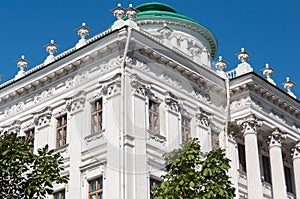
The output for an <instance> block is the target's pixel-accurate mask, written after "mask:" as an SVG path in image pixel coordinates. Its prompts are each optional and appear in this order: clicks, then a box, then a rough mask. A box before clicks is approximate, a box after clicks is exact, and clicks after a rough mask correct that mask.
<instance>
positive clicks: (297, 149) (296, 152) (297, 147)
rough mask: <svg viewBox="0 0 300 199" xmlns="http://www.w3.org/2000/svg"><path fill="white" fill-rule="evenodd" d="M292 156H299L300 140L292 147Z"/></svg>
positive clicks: (294, 157)
mask: <svg viewBox="0 0 300 199" xmlns="http://www.w3.org/2000/svg"><path fill="white" fill-rule="evenodd" d="M292 157H293V159H296V158H300V141H298V143H297V144H296V145H295V147H294V148H293V149H292Z"/></svg>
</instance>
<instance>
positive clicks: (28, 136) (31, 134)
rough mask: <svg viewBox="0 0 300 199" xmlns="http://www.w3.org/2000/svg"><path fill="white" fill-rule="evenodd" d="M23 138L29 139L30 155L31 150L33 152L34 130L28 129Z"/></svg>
mask: <svg viewBox="0 0 300 199" xmlns="http://www.w3.org/2000/svg"><path fill="white" fill-rule="evenodd" d="M25 138H26V139H28V138H31V139H32V140H31V142H30V144H31V145H32V147H31V148H30V150H29V151H30V153H33V150H34V128H33V129H30V130H28V131H25Z"/></svg>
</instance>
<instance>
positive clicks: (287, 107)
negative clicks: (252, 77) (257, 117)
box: [230, 81, 300, 123]
mask: <svg viewBox="0 0 300 199" xmlns="http://www.w3.org/2000/svg"><path fill="white" fill-rule="evenodd" d="M230 91H231V95H235V94H236V93H237V94H239V93H241V92H243V91H253V92H255V93H256V94H258V95H259V96H261V97H262V98H263V99H264V100H266V101H268V102H271V103H272V104H273V105H275V106H276V107H278V108H280V109H281V110H283V111H285V112H288V113H289V114H291V115H293V116H295V117H296V118H298V119H300V110H299V109H297V108H296V107H294V106H293V105H291V104H290V103H289V102H286V101H284V100H283V99H281V98H280V97H278V95H275V94H273V93H271V92H270V91H268V90H266V89H265V88H263V87H261V86H259V85H258V84H257V83H255V82H254V81H251V82H246V83H245V84H241V85H239V86H237V87H234V88H231V89H230ZM258 105H259V104H258ZM259 106H260V105H259ZM281 122H284V123H285V121H281Z"/></svg>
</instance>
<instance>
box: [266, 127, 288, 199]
mask: <svg viewBox="0 0 300 199" xmlns="http://www.w3.org/2000/svg"><path fill="white" fill-rule="evenodd" d="M269 138H270V144H269V153H270V164H271V174H272V191H273V198H274V199H282V198H287V194H286V185H285V178H284V167H283V161H282V151H281V143H282V135H281V133H280V132H279V130H278V129H275V131H274V132H273V133H272V135H271V136H270V137H269Z"/></svg>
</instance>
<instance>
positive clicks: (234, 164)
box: [226, 132, 239, 198]
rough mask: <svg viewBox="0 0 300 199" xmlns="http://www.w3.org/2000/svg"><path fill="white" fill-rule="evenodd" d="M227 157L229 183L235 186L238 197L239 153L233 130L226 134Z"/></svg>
mask: <svg viewBox="0 0 300 199" xmlns="http://www.w3.org/2000/svg"><path fill="white" fill-rule="evenodd" d="M226 152H227V153H226V155H227V157H228V158H229V159H230V160H231V161H230V163H229V164H230V169H229V172H228V175H229V176H230V177H231V179H230V180H231V183H232V184H233V186H234V188H235V197H236V198H238V193H239V187H238V180H239V171H238V169H239V154H238V148H237V142H236V139H235V136H234V132H230V133H229V135H228V148H227V151H226Z"/></svg>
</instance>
